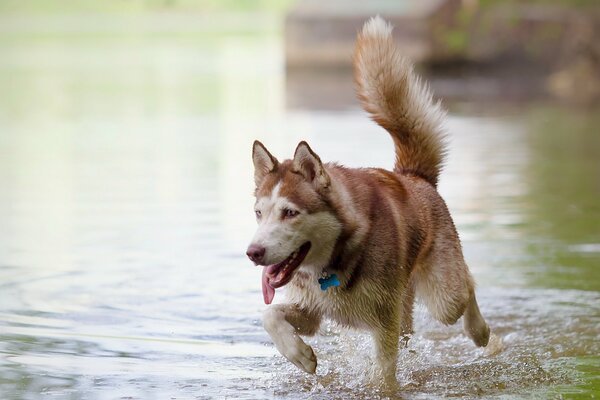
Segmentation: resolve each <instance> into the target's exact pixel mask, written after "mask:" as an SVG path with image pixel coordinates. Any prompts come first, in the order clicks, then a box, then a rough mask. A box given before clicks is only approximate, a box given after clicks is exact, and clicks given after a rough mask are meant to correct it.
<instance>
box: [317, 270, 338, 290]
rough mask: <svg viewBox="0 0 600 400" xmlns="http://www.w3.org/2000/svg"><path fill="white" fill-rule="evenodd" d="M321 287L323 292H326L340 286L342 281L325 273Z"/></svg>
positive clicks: (320, 280) (320, 283) (321, 279)
mask: <svg viewBox="0 0 600 400" xmlns="http://www.w3.org/2000/svg"><path fill="white" fill-rule="evenodd" d="M319 285H321V290H322V291H326V290H327V289H329V288H330V287H336V286H340V280H339V279H338V277H337V275H336V274H331V275H329V274H327V273H323V277H322V278H319Z"/></svg>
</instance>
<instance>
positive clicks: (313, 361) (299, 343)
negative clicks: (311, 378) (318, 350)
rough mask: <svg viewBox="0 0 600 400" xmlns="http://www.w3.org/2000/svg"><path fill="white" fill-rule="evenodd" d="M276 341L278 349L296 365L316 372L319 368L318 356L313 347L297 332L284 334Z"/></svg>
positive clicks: (310, 371)
mask: <svg viewBox="0 0 600 400" xmlns="http://www.w3.org/2000/svg"><path fill="white" fill-rule="evenodd" d="M279 339H280V340H276V341H275V347H277V350H279V352H280V353H281V354H282V355H283V356H284V357H285V358H287V359H288V360H290V362H291V363H292V364H294V365H295V366H296V367H298V368H300V369H302V370H304V371H306V372H308V373H309V374H314V373H315V371H316V370H317V356H315V353H314V351H313V349H312V348H311V347H310V346H309V345H307V344H306V343H304V341H303V340H302V339H300V337H299V336H298V335H296V334H293V335H283V336H280V337H279Z"/></svg>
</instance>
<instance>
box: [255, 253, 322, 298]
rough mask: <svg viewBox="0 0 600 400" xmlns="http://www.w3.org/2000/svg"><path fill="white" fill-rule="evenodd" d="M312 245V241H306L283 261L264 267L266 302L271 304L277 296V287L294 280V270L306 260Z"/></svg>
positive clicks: (263, 283)
mask: <svg viewBox="0 0 600 400" xmlns="http://www.w3.org/2000/svg"><path fill="white" fill-rule="evenodd" d="M310 246H311V244H310V242H306V243H304V244H303V245H302V246H300V248H299V249H298V250H296V251H294V252H293V253H292V254H290V255H289V256H288V258H286V259H285V260H283V261H282V262H280V263H277V264H273V265H267V266H266V267H264V268H263V277H262V289H263V297H264V299H265V304H271V302H272V301H273V297H275V289H276V288H280V287H282V286H284V285H286V284H287V283H288V282H289V281H290V280H292V276H293V275H294V271H296V269H297V268H298V267H299V266H300V264H302V261H304V258H305V257H306V255H307V254H308V251H309V250H310Z"/></svg>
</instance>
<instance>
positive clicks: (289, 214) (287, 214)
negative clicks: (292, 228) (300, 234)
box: [283, 208, 300, 218]
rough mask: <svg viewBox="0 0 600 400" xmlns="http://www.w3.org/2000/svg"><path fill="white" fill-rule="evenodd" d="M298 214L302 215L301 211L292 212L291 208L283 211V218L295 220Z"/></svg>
mask: <svg viewBox="0 0 600 400" xmlns="http://www.w3.org/2000/svg"><path fill="white" fill-rule="evenodd" d="M298 214H300V212H299V211H296V210H290V209H289V208H284V209H283V218H294V217H295V216H296V215H298Z"/></svg>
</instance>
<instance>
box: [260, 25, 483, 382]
mask: <svg viewBox="0 0 600 400" xmlns="http://www.w3.org/2000/svg"><path fill="white" fill-rule="evenodd" d="M354 64H355V71H356V82H357V85H358V95H359V98H360V99H361V101H362V103H363V106H364V108H365V109H366V110H367V111H369V112H370V113H372V115H373V118H374V120H375V121H376V122H377V123H379V124H380V125H381V126H382V127H384V128H385V129H386V130H387V131H388V132H389V133H390V135H391V136H392V138H393V140H394V144H395V152H396V165H395V168H394V170H393V171H386V170H383V169H378V168H361V169H351V168H345V167H343V166H340V165H337V164H332V163H328V164H323V163H322V162H321V160H320V158H319V157H318V155H317V154H316V153H314V152H313V151H312V149H311V148H310V147H309V145H308V144H307V143H305V142H301V143H300V144H299V145H298V147H297V148H296V151H295V154H294V158H293V159H292V160H285V161H283V162H279V161H277V159H276V158H275V157H273V156H272V155H271V154H270V153H269V152H268V150H267V149H266V148H265V147H264V146H263V145H262V144H261V143H260V142H255V144H254V148H253V161H254V166H255V182H256V192H255V195H256V199H257V201H256V211H257V216H258V224H259V228H258V230H257V232H256V235H255V236H254V238H253V240H252V244H251V246H254V247H253V248H256V246H259V247H261V248H263V249H264V256H262V257H263V258H262V259H261V260H260V261H257V263H259V264H261V265H269V264H274V263H278V262H281V261H282V260H284V259H286V258H287V257H288V256H289V255H290V254H292V253H294V252H295V251H296V250H297V249H298V248H299V247H300V246H301V245H302V244H303V243H305V242H306V241H310V242H311V244H312V247H311V249H310V251H309V253H308V255H307V256H306V258H305V259H304V261H303V262H302V264H301V265H300V267H299V268H298V269H297V270H296V272H295V274H294V275H293V278H292V280H291V281H290V282H289V283H288V285H287V286H286V288H287V291H286V295H287V300H286V302H285V303H284V304H276V305H271V306H269V307H268V308H267V310H266V311H265V314H264V326H265V328H266V330H267V332H268V333H269V334H270V336H271V338H272V339H273V342H274V343H275V346H276V347H277V349H278V350H279V351H280V352H281V353H282V354H283V355H284V356H285V357H286V358H288V359H289V360H290V361H291V362H292V363H294V364H295V365H297V366H298V367H299V368H301V369H303V370H305V371H307V372H310V373H314V372H315V369H316V365H317V360H316V357H315V354H314V352H313V350H312V349H311V348H310V346H308V345H306V343H304V341H303V340H302V339H301V337H300V335H312V334H314V333H315V332H316V331H317V330H318V327H319V324H320V322H321V321H322V319H323V318H330V319H332V320H334V321H336V322H338V323H339V324H341V325H344V326H349V327H355V328H359V329H366V330H368V331H370V332H372V334H373V337H374V342H375V346H376V348H375V350H376V360H377V362H378V364H379V367H380V369H381V371H382V373H383V375H384V377H385V378H386V380H387V381H395V373H396V361H397V354H398V346H399V342H400V338H401V336H406V337H408V335H410V334H411V333H412V310H413V302H414V299H415V296H419V297H421V298H422V299H423V301H424V303H425V304H426V305H427V308H428V309H429V311H430V313H431V314H432V315H433V317H434V318H436V319H437V320H439V321H440V322H442V323H444V324H454V323H455V322H456V321H457V320H458V319H459V318H460V317H461V316H463V315H464V317H465V318H464V327H465V332H466V334H467V335H468V336H469V337H471V339H472V340H473V341H474V342H475V344H476V345H478V346H485V345H487V342H488V338H489V328H488V326H487V324H486V323H485V321H484V319H483V317H482V316H481V313H480V311H479V308H478V306H477V301H476V299H475V292H474V282H473V279H472V277H471V275H470V273H469V270H468V267H467V265H466V264H465V261H464V259H463V255H462V250H461V245H460V241H459V238H458V234H457V232H456V229H455V227H454V224H453V222H452V218H451V216H450V214H449V212H448V209H447V207H446V204H445V203H444V200H443V199H442V198H441V197H440V195H439V194H438V192H437V190H436V184H437V179H438V175H439V171H440V167H441V163H442V160H443V155H444V144H443V130H442V125H441V124H442V119H443V116H444V112H443V111H442V109H441V107H440V105H439V104H437V103H434V102H433V101H432V97H431V94H430V92H429V91H428V90H427V89H426V88H425V86H423V85H422V84H421V82H420V81H419V79H418V78H417V77H416V76H415V75H414V73H413V70H412V66H411V65H410V63H409V62H408V61H407V60H405V59H403V58H402V57H401V56H400V55H399V54H398V51H397V49H396V48H395V47H394V45H393V42H392V37H391V27H390V26H389V25H387V24H386V23H385V22H384V21H383V20H381V19H380V18H375V19H372V20H370V21H369V22H367V24H365V27H364V28H363V30H362V32H361V33H360V34H359V36H358V41H357V44H356V52H355V55H354ZM288 210H293V211H294V213H293V214H294V216H293V217H286V215H288V214H286V213H287V212H288ZM255 261H256V260H255ZM324 272H326V273H335V274H337V275H338V277H339V280H340V282H341V285H340V286H339V287H336V288H330V289H328V290H327V291H322V290H320V287H319V285H318V283H317V279H318V278H319V277H320V276H321V275H322V274H323V273H324Z"/></svg>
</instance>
